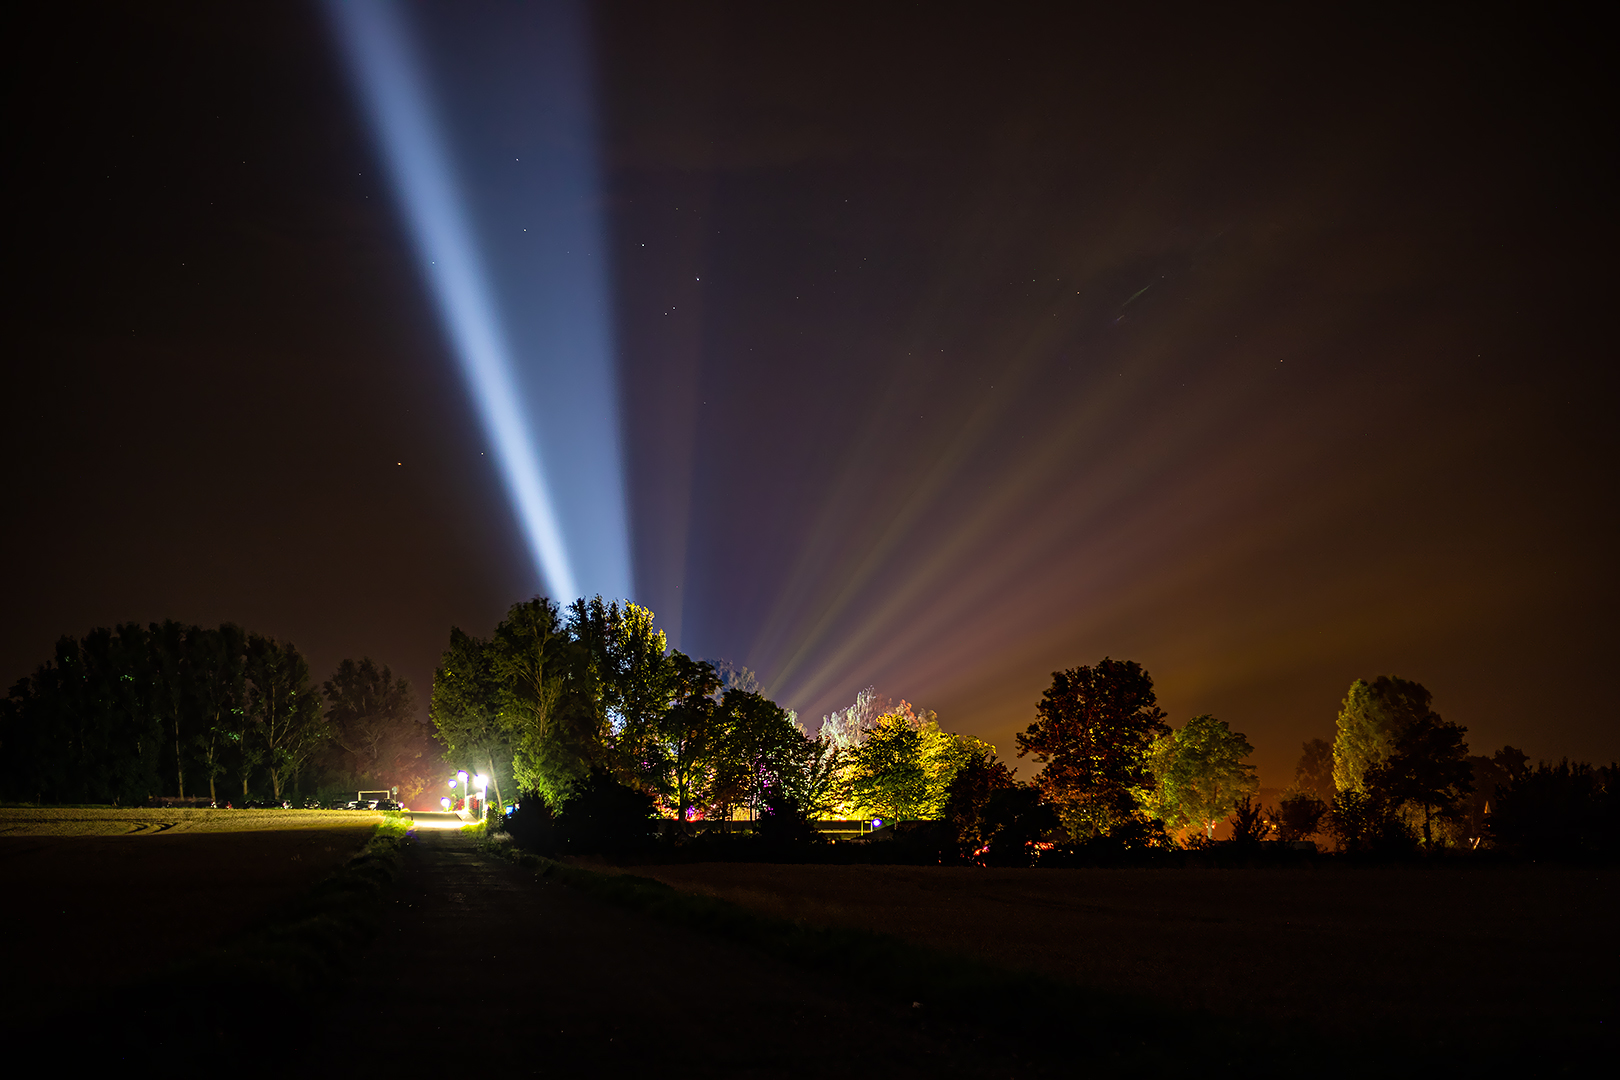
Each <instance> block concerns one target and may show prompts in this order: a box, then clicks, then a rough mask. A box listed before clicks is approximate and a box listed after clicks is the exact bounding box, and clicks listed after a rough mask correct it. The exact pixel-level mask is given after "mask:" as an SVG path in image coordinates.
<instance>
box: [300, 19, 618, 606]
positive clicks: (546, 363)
mask: <svg viewBox="0 0 1620 1080" xmlns="http://www.w3.org/2000/svg"><path fill="white" fill-rule="evenodd" d="M327 8H328V10H329V11H330V13H331V15H332V18H333V22H334V24H335V26H336V27H337V29H338V36H339V37H340V39H341V41H342V44H343V47H344V50H345V52H346V54H347V57H348V61H349V65H350V69H351V71H352V73H353V75H354V77H355V82H356V84H357V87H358V89H359V93H360V96H361V98H362V100H363V101H364V102H365V105H366V108H367V111H368V113H369V116H370V118H371V121H372V123H373V126H374V128H375V130H376V134H377V138H378V141H379V144H380V146H381V148H382V150H383V156H384V158H385V159H386V161H387V165H388V169H389V172H390V174H391V178H392V180H393V184H394V187H395V190H396V193H397V195H398V198H399V201H400V204H401V208H402V209H403V211H404V214H405V217H406V218H407V219H408V221H409V226H410V231H411V235H412V238H413V241H414V243H415V246H416V250H417V253H418V257H419V259H420V262H421V264H422V270H423V273H424V275H425V276H426V277H427V279H428V281H429V282H430V284H431V286H432V289H433V292H434V294H435V295H436V297H437V300H438V305H439V308H440V313H441V317H442V319H443V322H444V324H445V327H446V331H447V334H448V336H449V338H450V342H451V345H452V347H453V348H454V350H455V353H456V356H457V358H458V360H459V362H460V364H461V366H462V369H463V373H464V375H465V377H466V380H467V383H468V386H469V388H470V390H471V393H472V396H473V399H474V401H475V403H476V405H477V409H478V412H479V415H480V419H481V420H482V422H483V425H484V427H485V429H486V431H487V434H488V436H489V439H490V442H491V444H492V446H493V449H494V450H495V455H496V459H497V461H498V462H499V464H500V468H501V471H502V474H503V478H504V480H505V482H506V486H507V488H508V491H509V492H510V495H511V498H512V502H513V506H514V508H515V510H516V512H517V516H518V519H519V521H520V523H521V526H522V528H523V530H524V533H525V535H526V539H527V541H528V545H529V548H530V551H531V553H532V555H533V557H534V560H535V563H536V566H537V568H538V569H539V571H540V573H541V575H542V576H543V578H544V579H545V582H546V585H547V587H548V590H549V592H550V593H551V595H552V596H553V597H554V598H556V599H558V600H561V601H563V602H567V601H569V600H572V599H573V598H575V597H577V596H579V595H580V585H581V584H582V582H581V580H580V577H579V575H578V574H577V573H576V570H577V569H578V568H579V565H580V564H579V563H577V562H571V561H570V558H569V555H570V550H571V549H572V550H574V551H575V552H576V553H583V554H584V567H585V570H586V574H585V575H584V577H585V580H584V582H583V584H584V585H585V586H586V587H588V588H590V589H591V590H592V591H596V592H603V593H606V594H607V595H610V596H611V595H619V596H625V595H630V580H629V579H630V570H629V564H630V560H629V551H628V548H629V544H628V537H627V529H626V527H625V518H626V514H625V511H624V505H623V480H622V475H621V469H620V466H619V453H618V430H617V428H618V424H617V408H616V405H615V402H616V397H615V392H614V385H613V365H612V355H611V331H610V329H609V323H610V320H609V317H608V308H609V305H608V302H607V296H606V292H607V289H606V271H605V266H606V259H605V256H604V255H603V254H602V252H603V244H602V242H601V240H600V235H601V228H600V222H599V220H597V219H596V217H595V216H593V214H594V210H593V208H594V206H595V203H594V201H593V200H592V199H590V198H587V197H582V196H581V193H580V190H579V189H581V188H584V187H589V186H591V185H592V184H593V183H594V179H595V178H594V171H593V163H592V162H591V161H590V160H589V154H590V151H591V149H592V148H590V147H585V148H583V149H582V148H580V147H579V146H578V145H575V144H577V143H578V142H579V141H580V140H579V139H578V138H575V139H573V141H572V142H569V140H568V139H558V138H557V137H555V135H554V132H553V130H552V129H555V128H557V126H558V124H557V123H556V120H555V118H556V117H557V116H558V115H562V116H563V117H564V118H565V119H570V118H571V120H572V122H571V123H566V124H563V125H562V126H563V127H564V129H565V131H566V133H572V134H577V132H578V131H580V130H584V129H586V128H588V127H589V123H590V120H591V118H590V117H589V116H588V115H583V116H578V115H574V114H579V113H581V112H582V111H583V112H587V113H588V105H589V100H590V99H589V93H588V89H589V88H588V87H583V88H581V87H573V86H564V87H562V88H561V90H560V91H559V89H558V88H557V87H556V86H554V85H553V86H550V87H548V86H545V85H542V86H540V88H539V92H538V93H537V94H530V95H529V96H530V97H532V98H535V99H536V100H534V101H530V102H527V104H528V105H529V107H530V109H531V111H532V112H535V113H537V114H538V115H539V116H540V117H541V123H542V127H544V125H545V124H546V123H550V125H551V126H550V128H547V129H546V130H544V131H542V133H541V136H542V137H541V138H540V139H539V140H538V141H539V142H540V143H541V145H540V146H539V147H538V148H537V150H536V151H535V153H534V156H536V157H539V158H540V159H541V163H540V164H541V167H542V170H543V172H542V175H541V177H540V179H538V180H531V181H529V186H528V187H527V188H522V187H521V186H519V187H514V184H515V181H513V180H512V179H511V178H510V177H509V176H505V174H497V175H496V176H495V179H494V180H493V181H492V179H491V175H489V174H488V171H489V168H490V160H487V159H490V154H489V153H486V151H489V150H490V149H491V148H490V147H489V146H485V145H479V144H478V139H479V135H480V131H481V129H480V127H479V123H478V119H477V117H478V116H479V115H480V114H487V113H488V112H489V111H490V110H489V109H488V108H484V107H482V104H483V103H481V102H478V101H477V100H474V101H473V102H472V103H471V104H470V106H469V105H468V102H467V101H466V99H467V97H468V94H469V93H471V94H472V96H473V97H474V98H475V99H476V98H477V95H478V93H479V91H480V90H483V91H485V92H488V91H489V89H490V87H491V86H497V87H498V86H499V83H498V82H496V83H491V82H490V81H489V80H488V78H487V77H486V76H487V72H481V71H480V70H479V68H480V66H482V67H485V68H487V67H488V66H489V65H490V64H492V63H494V64H499V63H500V62H501V59H502V58H501V57H499V56H492V55H490V52H491V50H493V51H494V52H499V51H500V49H501V48H502V43H501V39H502V37H503V36H504V37H511V36H512V35H510V34H507V33H505V32H504V31H503V28H501V27H499V26H496V27H493V28H492V27H490V26H489V25H487V21H485V20H481V19H479V18H476V17H475V18H472V19H463V20H462V21H461V23H460V24H458V26H457V27H456V28H455V29H457V30H464V29H465V28H466V27H467V26H471V27H472V31H471V32H472V33H473V35H474V37H477V36H479V35H482V37H483V39H484V40H482V41H478V40H472V41H470V42H469V41H468V40H467V34H466V33H462V35H461V40H460V44H461V45H462V48H461V50H460V53H459V61H460V63H461V64H462V65H463V66H465V67H467V68H468V69H469V72H468V77H467V78H466V79H464V80H463V81H464V82H465V83H467V84H468V85H470V86H471V90H470V91H469V90H467V89H466V88H465V87H461V86H451V87H448V88H447V92H451V91H460V92H461V104H462V105H463V106H464V109H463V111H469V110H470V111H471V112H472V113H473V116H472V117H471V118H462V117H460V116H459V115H457V114H456V113H455V110H454V109H448V108H445V107H443V105H442V104H441V103H440V102H436V101H435V100H434V98H433V96H432V95H430V93H429V85H430V80H429V78H428V76H427V74H426V71H427V68H426V67H425V65H424V61H425V59H426V57H424V56H423V55H421V54H420V53H419V51H418V48H417V44H416V37H415V36H414V35H413V34H412V32H411V27H410V26H408V25H407V24H406V23H405V22H404V16H403V14H402V12H404V11H406V10H408V9H405V8H403V7H402V6H398V5H395V4H391V3H385V2H380V0H328V2H327ZM469 13H470V12H469V9H465V8H463V9H451V12H450V14H452V15H461V14H469ZM481 22H484V25H480V23H481ZM555 23H556V20H555V19H553V24H555ZM561 25H562V29H563V36H565V37H566V36H567V35H568V33H570V32H571V33H573V35H574V37H575V39H576V40H573V41H572V42H563V43H562V47H563V48H564V49H569V48H572V49H575V50H582V49H584V48H585V46H586V43H585V41H584V40H583V29H582V27H583V23H582V20H580V19H578V18H575V19H572V20H571V21H570V20H567V19H565V20H563V22H562V24H561ZM550 29H554V27H552V28H550ZM543 36H546V37H548V38H556V37H557V36H558V35H557V34H556V33H550V34H548V35H543ZM441 37H448V38H449V39H451V40H450V41H449V43H448V44H447V43H445V42H441V40H440V38H441ZM455 37H456V35H455V34H450V35H439V34H434V35H431V36H430V35H428V34H426V33H424V34H422V35H420V38H421V40H422V41H424V42H425V41H428V40H432V41H433V43H434V46H435V48H436V49H437V50H438V51H440V52H444V53H447V54H448V59H447V60H445V61H444V62H443V63H441V64H439V65H438V68H439V69H442V68H444V67H445V66H447V65H448V66H449V67H451V68H452V69H453V68H454V67H455V65H456V62H457V60H458V55H457V53H456V50H455V47H454V46H455V44H456V41H455ZM546 45H547V47H548V48H552V49H554V48H556V47H558V43H557V42H556V41H554V40H552V41H548V42H547V43H546ZM436 59H442V58H437V57H436ZM521 59H522V58H519V60H520V62H518V63H516V64H513V65H511V66H514V67H515V68H517V69H518V76H519V77H522V74H523V71H522V69H523V68H524V67H525V65H524V64H523V63H521ZM508 61H509V62H510V58H508ZM529 66H532V65H529ZM550 67H551V68H558V67H561V68H563V69H564V71H563V77H564V78H565V79H567V78H572V81H573V82H579V81H581V79H580V78H579V77H578V73H579V72H584V71H588V64H584V63H583V62H575V63H574V64H573V65H572V67H571V68H570V67H569V65H566V64H565V65H556V64H553V65H550ZM570 72H573V73H574V74H572V75H570ZM442 96H443V95H441V97H442ZM451 100H452V102H453V101H454V98H453V96H452V99H451ZM436 105H440V107H439V108H436V107H435V106H436ZM507 107H510V106H507ZM447 118H453V119H454V123H453V124H452V123H449V122H447ZM503 134H504V133H503ZM508 137H509V136H508ZM456 140H459V142H460V145H456V146H452V143H453V142H455V141H456ZM469 140H470V141H471V143H472V145H470V146H469V145H467V144H468V142H469ZM487 141H488V140H486V142H487ZM525 149H526V148H525ZM454 150H459V151H461V158H468V159H471V161H470V164H463V165H462V167H461V168H453V167H452V164H451V162H452V161H458V162H459V161H460V158H458V157H456V156H454V154H453V151H454ZM510 152H511V148H510V147H509V146H506V145H502V146H501V147H500V149H499V150H498V151H497V152H496V153H497V155H498V156H499V157H500V158H501V159H503V160H504V159H505V155H507V154H509V153H510ZM520 156H521V155H515V156H514V157H513V158H512V159H511V160H513V161H516V160H517V158H518V157H520ZM576 159H578V160H576ZM559 177H560V178H561V180H562V181H563V182H562V183H561V184H559ZM462 179H466V180H470V181H471V183H468V184H465V185H463V184H458V180H462ZM469 192H472V193H473V195H474V198H473V199H472V200H471V201H469V197H468V193H469ZM484 204H488V205H484ZM559 204H560V205H559ZM582 207H583V208H584V212H583V213H582V209H581V208H582ZM514 208H517V211H518V212H520V213H524V214H525V215H526V216H527V217H528V218H529V220H531V221H532V222H534V223H536V227H535V229H534V231H533V232H532V233H523V232H522V231H521V228H517V229H513V228H509V227H508V226H509V225H510V222H509V221H499V222H496V221H492V219H493V218H509V217H510V216H511V215H512V214H513V213H514ZM480 211H482V214H480ZM480 225H482V229H480ZM593 231H594V233H595V235H594V236H593V235H592V232H593ZM507 233H512V234H517V235H519V236H521V237H522V238H523V239H524V240H526V241H529V242H531V244H533V245H535V246H534V247H533V248H515V247H513V246H512V241H511V240H510V238H507V236H506V234H507ZM542 233H546V235H541V234H542ZM481 241H482V242H481ZM564 245H567V249H566V254H567V255H568V257H569V258H570V259H572V260H573V262H572V263H571V264H570V265H568V266H566V267H564V266H559V265H557V260H558V259H559V258H561V257H562V256H563V255H564V253H565V252H564V250H563V249H564ZM575 248H582V249H592V248H594V251H592V252H590V255H591V259H592V261H591V262H589V263H587V264H584V265H583V266H582V265H580V264H579V259H580V257H581V256H584V255H585V254H586V252H585V251H579V252H576V251H574V250H573V249H575ZM548 259H549V260H550V261H547V260H548ZM537 260H538V261H537ZM491 266H494V267H495V268H496V269H497V273H496V274H494V275H492V274H491V273H490V267H491ZM581 290H584V295H582V293H581ZM514 342H517V343H519V345H518V348H517V349H514V347H513V343H514ZM548 425H549V426H551V427H552V428H554V430H553V431H552V432H550V437H549V438H548V437H547V432H546V431H545V430H544V429H545V428H546V427H547V426H548ZM547 444H550V445H549V446H548V445H547ZM547 450H550V451H552V452H553V453H554V454H555V455H556V456H558V457H562V456H564V455H566V462H562V463H559V464H566V468H565V469H564V470H563V471H562V473H560V474H554V473H548V470H547V469H546V468H545V467H544V464H543V463H544V462H545V461H546V460H547V457H546V454H545V451H547ZM558 479H561V480H562V481H563V484H562V488H561V492H562V494H563V498H562V499H561V500H559V499H558V498H557V497H556V495H557V493H558V491H559V489H558V486H557V481H558ZM548 481H549V482H548ZM559 511H561V512H559Z"/></svg>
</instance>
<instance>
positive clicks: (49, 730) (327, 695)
mask: <svg viewBox="0 0 1620 1080" xmlns="http://www.w3.org/2000/svg"><path fill="white" fill-rule="evenodd" d="M323 698H324V702H323ZM414 708H415V707H414V704H413V699H412V696H411V691H410V687H409V686H408V685H406V683H405V681H404V680H403V679H395V678H394V677H393V676H392V674H391V673H390V672H389V670H388V669H387V668H386V667H384V668H381V669H379V668H378V667H377V666H376V665H375V664H374V663H373V662H372V661H371V660H369V659H365V660H361V661H358V662H356V661H353V660H345V661H343V663H342V664H341V665H339V668H338V671H337V672H336V674H335V675H334V676H333V679H332V680H331V681H328V682H327V683H326V684H325V685H324V687H322V688H321V689H317V688H315V687H314V686H313V685H312V684H311V682H310V672H309V663H308V662H307V661H306V660H305V658H304V657H303V655H302V654H301V653H299V651H298V649H297V648H296V647H295V646H294V645H293V644H292V643H291V642H286V641H278V640H277V639H275V638H272V637H267V636H265V635H262V634H257V633H253V632H251V631H246V630H243V629H242V628H241V627H239V626H235V625H233V624H230V623H226V624H224V625H222V626H220V627H218V628H207V627H200V626H192V625H188V624H184V623H179V622H175V621H173V620H169V621H166V622H162V623H151V624H150V625H148V626H145V627H142V626H140V625H139V624H136V623H125V624H122V625H120V626H118V627H116V628H115V629H111V630H109V629H105V628H100V629H95V630H92V631H90V632H89V633H88V634H86V635H84V636H83V637H82V638H74V637H63V638H62V639H61V640H60V641H58V642H57V644H56V651H55V655H54V656H53V657H52V658H51V659H50V660H49V661H47V662H46V663H44V664H42V665H41V666H40V667H39V669H38V670H36V671H35V672H34V673H33V674H32V675H30V676H28V677H27V678H24V679H22V680H20V681H19V682H18V683H17V684H16V685H15V686H14V687H12V689H11V692H10V694H9V696H8V697H7V698H6V699H5V701H4V702H3V703H0V798H5V799H7V800H13V801H25V802H41V803H111V804H114V805H130V804H138V803H141V802H143V801H145V800H147V799H150V798H153V797H163V796H167V797H176V798H181V799H185V798H206V799H208V800H209V801H213V802H217V803H219V804H220V805H224V804H225V803H226V802H227V801H234V802H235V803H236V804H237V805H240V804H241V803H243V802H246V801H249V800H263V801H275V802H280V801H285V800H289V799H292V798H294V797H300V796H303V795H306V794H309V793H315V792H319V791H322V790H323V789H330V788H333V787H336V788H339V789H352V788H353V787H354V786H355V785H356V784H357V783H360V784H364V783H372V784H379V785H380V784H382V783H384V782H386V783H387V784H388V786H389V787H393V786H400V787H402V789H404V788H408V787H410V786H411V785H412V784H415V785H416V790H418V791H419V790H420V789H421V784H422V783H425V782H426V777H427V775H428V773H430V772H431V773H435V774H436V773H437V772H438V771H439V767H438V765H437V757H438V748H437V747H436V746H435V744H434V743H433V741H432V740H431V738H430V737H429V731H428V729H427V727H426V725H424V724H422V723H420V722H418V721H417V720H416V718H415V716H414V715H413V713H414ZM402 793H403V790H402Z"/></svg>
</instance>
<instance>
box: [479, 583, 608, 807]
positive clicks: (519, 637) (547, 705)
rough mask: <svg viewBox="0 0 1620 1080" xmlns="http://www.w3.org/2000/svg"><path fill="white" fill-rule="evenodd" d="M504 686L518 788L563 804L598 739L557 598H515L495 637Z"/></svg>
mask: <svg viewBox="0 0 1620 1080" xmlns="http://www.w3.org/2000/svg"><path fill="white" fill-rule="evenodd" d="M492 646H493V648H494V656H495V670H496V674H497V676H498V677H499V678H500V680H501V682H502V684H503V685H504V687H505V690H506V693H505V698H504V701H503V709H502V713H501V722H502V726H503V728H504V729H505V730H506V733H507V737H508V738H509V739H510V740H511V745H512V755H513V763H512V771H513V775H514V777H515V779H516V782H517V785H518V787H520V788H521V789H522V790H524V791H533V792H536V793H538V794H539V795H541V796H542V797H543V798H544V799H545V800H546V802H548V803H550V804H551V805H553V806H557V805H561V803H562V801H563V800H564V799H566V798H567V797H568V793H569V791H570V790H572V788H573V787H574V785H575V784H578V783H580V782H582V781H583V780H584V779H585V777H586V775H587V774H588V773H589V772H590V769H591V766H592V764H593V763H594V757H595V753H594V751H595V750H596V749H597V748H598V747H599V746H600V732H599V731H597V730H596V724H595V718H596V703H595V702H594V701H591V700H589V699H588V697H587V698H586V700H583V701H582V700H581V698H582V697H585V695H583V694H582V693H581V692H580V691H581V689H582V688H581V687H580V686H578V685H577V683H576V682H575V681H574V676H575V675H576V674H577V670H576V668H577V666H578V665H577V664H576V663H575V661H576V660H577V656H576V647H575V644H574V642H573V640H572V639H571V638H570V636H569V634H568V632H567V628H566V626H565V625H564V623H563V621H562V617H561V613H560V612H559V611H558V609H557V605H556V604H554V603H552V602H551V601H550V600H547V599H546V598H545V597H538V596H537V597H535V598H534V599H532V600H526V601H524V602H522V603H519V604H513V605H512V608H511V610H509V611H508V612H507V614H506V618H505V619H503V620H502V621H501V623H500V625H499V626H497V627H496V628H495V637H494V639H493V642H492Z"/></svg>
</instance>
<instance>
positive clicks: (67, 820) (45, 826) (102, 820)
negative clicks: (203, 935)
mask: <svg viewBox="0 0 1620 1080" xmlns="http://www.w3.org/2000/svg"><path fill="white" fill-rule="evenodd" d="M381 820H382V815H381V814H370V813H363V812H360V811H352V810H166V809H162V808H158V809H129V810H124V809H110V808H102V807H87V808H78V807H71V808H63V809H55V808H46V807H0V838H6V837H17V836H156V835H159V834H162V833H176V834H178V833H243V832H281V831H285V830H289V829H292V830H299V829H328V828H332V827H334V826H336V827H340V828H343V827H354V826H358V825H366V826H368V827H369V826H372V825H375V824H377V822H379V821H381Z"/></svg>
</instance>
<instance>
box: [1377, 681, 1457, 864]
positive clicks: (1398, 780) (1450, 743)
mask: <svg viewBox="0 0 1620 1080" xmlns="http://www.w3.org/2000/svg"><path fill="white" fill-rule="evenodd" d="M1467 731H1468V729H1467V728H1464V727H1461V726H1460V725H1457V724H1452V723H1448V722H1447V721H1445V720H1442V719H1440V717H1439V715H1438V714H1436V713H1435V712H1434V711H1433V710H1432V709H1430V710H1425V711H1423V712H1420V713H1417V714H1416V715H1413V716H1412V717H1410V718H1409V719H1408V720H1407V721H1406V723H1404V724H1403V725H1402V726H1401V727H1400V729H1399V730H1398V731H1397V732H1396V735H1395V739H1394V744H1393V746H1391V748H1390V752H1389V755H1388V756H1387V757H1385V758H1384V759H1383V760H1382V761H1379V762H1378V763H1377V764H1375V765H1373V766H1372V767H1371V768H1369V769H1368V770H1367V771H1366V772H1365V773H1363V774H1362V784H1363V786H1364V787H1365V788H1367V789H1369V790H1371V791H1375V792H1377V793H1378V795H1379V796H1380V797H1381V798H1382V799H1383V801H1384V802H1386V803H1387V804H1389V805H1391V806H1402V805H1404V806H1408V807H1414V808H1416V809H1417V810H1418V812H1420V813H1421V814H1422V815H1423V844H1424V846H1425V847H1427V848H1433V846H1434V833H1433V828H1432V826H1433V821H1434V819H1435V818H1436V817H1437V816H1440V817H1445V818H1447V819H1448V820H1454V819H1457V818H1458V817H1459V816H1460V815H1459V810H1460V808H1461V806H1462V803H1463V800H1464V798H1465V797H1466V796H1467V795H1468V794H1469V793H1471V792H1472V791H1473V790H1474V783H1473V774H1474V767H1473V765H1472V764H1471V763H1470V762H1469V760H1468V744H1467V743H1466V742H1465V741H1464V740H1463V736H1464V735H1465V734H1467Z"/></svg>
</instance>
